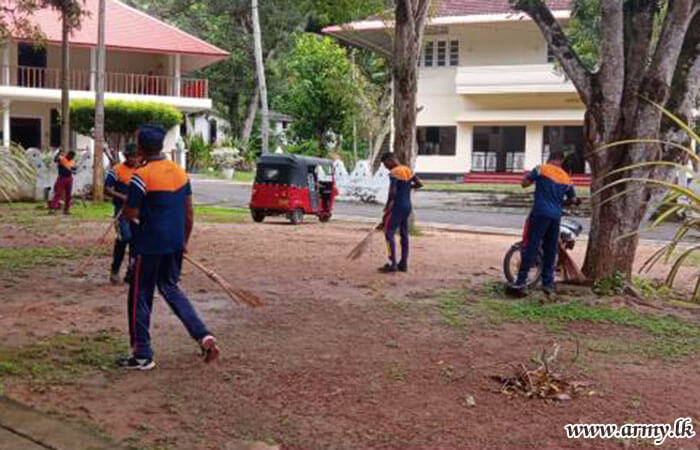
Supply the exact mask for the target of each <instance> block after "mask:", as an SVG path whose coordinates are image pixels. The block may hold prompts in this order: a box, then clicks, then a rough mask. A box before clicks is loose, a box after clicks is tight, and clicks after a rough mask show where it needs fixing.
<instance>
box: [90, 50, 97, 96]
mask: <svg viewBox="0 0 700 450" xmlns="http://www.w3.org/2000/svg"><path fill="white" fill-rule="evenodd" d="M96 85H97V49H96V48H91V49H90V90H91V91H93V92H94V91H95V86H96Z"/></svg>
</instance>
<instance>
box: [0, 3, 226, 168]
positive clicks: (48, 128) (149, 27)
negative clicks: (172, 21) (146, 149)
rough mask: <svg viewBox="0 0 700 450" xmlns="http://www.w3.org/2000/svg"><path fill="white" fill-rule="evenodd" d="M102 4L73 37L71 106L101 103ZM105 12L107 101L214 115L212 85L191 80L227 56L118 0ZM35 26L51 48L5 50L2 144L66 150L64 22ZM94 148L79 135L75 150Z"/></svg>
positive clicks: (170, 144) (48, 13)
mask: <svg viewBox="0 0 700 450" xmlns="http://www.w3.org/2000/svg"><path fill="white" fill-rule="evenodd" d="M8 1H11V0H8ZM97 5H98V0H86V2H85V7H86V9H87V10H88V11H89V15H88V16H86V17H85V18H84V19H83V23H82V26H81V28H80V29H79V30H76V31H75V32H74V33H73V35H72V36H71V38H70V71H71V74H70V75H71V82H70V87H71V92H70V97H71V99H82V98H87V99H94V97H95V92H94V89H95V73H96V45H97V16H98V14H97ZM106 8H107V9H106V11H107V14H106V45H107V60H106V76H105V90H106V95H105V98H106V99H119V100H139V101H154V102H160V103H165V104H169V105H172V106H175V107H176V108H178V109H179V110H180V111H182V112H183V113H196V112H200V111H208V110H210V109H211V107H212V101H211V99H210V98H209V92H208V81H207V80H206V79H196V78H190V77H188V76H187V74H188V73H191V72H194V71H195V70H197V69H200V68H202V67H205V66H207V65H210V64H213V63H215V62H217V61H220V60H222V59H225V58H226V57H227V56H228V53H227V52H225V51H223V50H221V49H219V48H217V47H214V46H213V45H210V44H208V43H206V42H204V41H202V40H200V39H198V38H196V37H194V36H191V35H189V34H187V33H185V32H183V31H181V30H178V29H177V28H175V27H173V26H171V25H168V24H166V23H164V22H162V21H160V20H157V19H155V18H153V17H151V16H148V15H147V14H145V13H143V12H141V11H138V10H136V9H134V8H131V7H129V6H127V5H125V4H123V3H121V2H120V1H118V0H107V3H106ZM31 20H32V21H33V22H34V23H35V24H36V25H38V26H39V28H40V29H41V30H42V32H43V33H44V34H45V35H46V40H47V44H46V45H45V46H43V47H36V46H34V45H33V44H32V43H31V42H22V41H17V40H11V41H9V43H8V44H6V45H4V46H2V47H0V66H1V67H0V109H1V110H2V113H1V114H2V124H0V133H1V136H2V140H1V141H0V143H1V144H2V146H4V147H7V146H9V145H10V142H17V143H19V144H21V145H22V146H24V147H25V148H30V147H36V148H39V149H42V150H48V149H50V148H56V147H58V146H59V145H60V126H59V125H58V117H59V111H60V102H61V91H60V87H61V74H60V72H61V70H60V67H61V63H60V61H61V20H60V16H59V14H58V13H57V12H56V11H53V10H51V9H41V10H39V11H37V12H36V13H35V14H34V15H33V16H32V18H31ZM179 133H180V128H179V127H175V128H173V129H172V130H170V131H169V133H168V136H167V139H166V147H165V150H166V151H171V150H173V149H174V146H175V142H176V141H177V138H178V136H179ZM91 146H92V140H91V139H89V138H87V137H84V136H75V135H74V137H73V148H76V149H79V150H81V149H85V148H90V147H91ZM179 162H180V163H181V164H183V165H184V161H179Z"/></svg>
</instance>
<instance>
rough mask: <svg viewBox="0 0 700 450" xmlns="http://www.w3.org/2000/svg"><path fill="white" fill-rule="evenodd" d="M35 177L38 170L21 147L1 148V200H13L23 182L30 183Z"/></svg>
mask: <svg viewBox="0 0 700 450" xmlns="http://www.w3.org/2000/svg"><path fill="white" fill-rule="evenodd" d="M35 177H36V171H35V169H34V167H33V166H32V165H31V164H30V163H29V161H28V160H27V157H26V155H25V152H24V150H23V149H22V148H21V147H18V146H12V147H10V148H9V149H0V200H2V199H4V200H6V201H11V200H12V197H13V196H14V195H16V194H17V193H18V192H19V189H20V187H21V186H22V184H23V183H30V182H31V181H32V180H33V179H34V178H35Z"/></svg>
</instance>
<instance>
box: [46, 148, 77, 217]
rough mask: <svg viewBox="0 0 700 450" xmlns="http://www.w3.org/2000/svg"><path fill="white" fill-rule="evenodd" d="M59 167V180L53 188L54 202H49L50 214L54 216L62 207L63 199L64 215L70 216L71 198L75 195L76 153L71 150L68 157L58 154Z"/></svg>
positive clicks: (57, 179) (56, 160) (56, 161)
mask: <svg viewBox="0 0 700 450" xmlns="http://www.w3.org/2000/svg"><path fill="white" fill-rule="evenodd" d="M54 162H55V163H56V165H57V166H58V178H56V183H55V184H54V186H53V200H52V201H51V202H49V205H48V206H49V214H53V213H54V212H55V211H56V210H57V209H59V208H60V207H61V197H63V214H66V215H68V214H70V205H71V197H72V195H73V192H72V191H73V175H74V174H75V172H76V167H75V152H74V151H73V150H70V151H69V152H68V153H66V155H65V156H64V155H63V152H62V151H61V152H58V154H57V155H56V157H55V158H54Z"/></svg>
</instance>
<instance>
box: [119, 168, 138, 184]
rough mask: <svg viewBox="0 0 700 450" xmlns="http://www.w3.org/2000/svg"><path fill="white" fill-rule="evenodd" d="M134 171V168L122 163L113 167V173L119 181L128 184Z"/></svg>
mask: <svg viewBox="0 0 700 450" xmlns="http://www.w3.org/2000/svg"><path fill="white" fill-rule="evenodd" d="M134 172H136V169H135V168H131V167H129V166H127V165H126V164H124V163H121V164H118V165H117V167H115V168H114V173H115V174H116V175H117V179H118V180H119V182H120V183H124V184H129V183H130V182H131V177H132V176H133V175H134Z"/></svg>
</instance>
